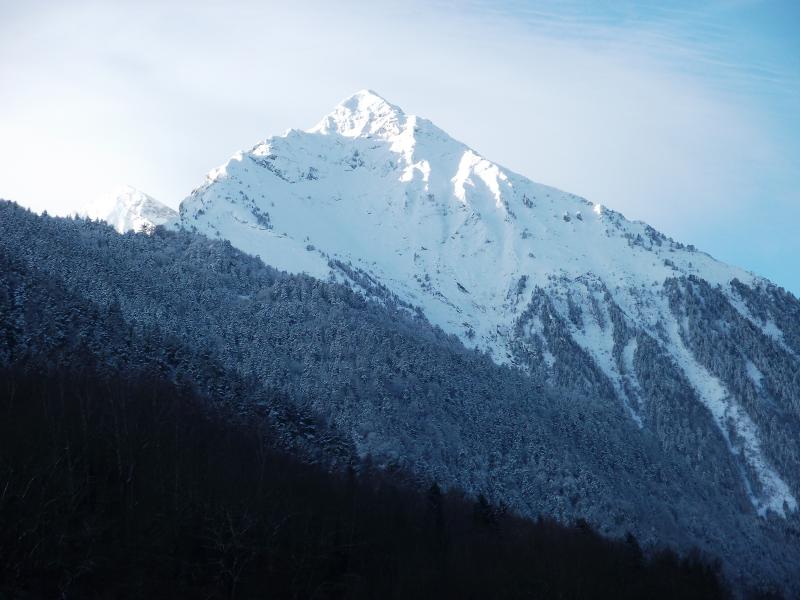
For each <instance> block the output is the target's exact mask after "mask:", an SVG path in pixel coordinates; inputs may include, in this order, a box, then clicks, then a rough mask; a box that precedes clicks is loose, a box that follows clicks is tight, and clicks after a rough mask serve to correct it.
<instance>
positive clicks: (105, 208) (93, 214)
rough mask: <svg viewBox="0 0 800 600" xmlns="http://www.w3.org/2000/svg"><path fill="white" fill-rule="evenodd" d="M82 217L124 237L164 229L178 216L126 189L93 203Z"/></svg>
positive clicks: (131, 189)
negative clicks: (126, 234)
mask: <svg viewBox="0 0 800 600" xmlns="http://www.w3.org/2000/svg"><path fill="white" fill-rule="evenodd" d="M82 216H85V217H88V218H90V219H100V220H101V221H105V222H107V223H108V224H109V225H111V226H112V227H114V229H116V230H117V231H119V232H120V233H125V232H126V231H135V232H141V231H145V232H146V231H151V230H152V229H153V228H154V227H157V226H158V225H168V224H170V223H173V222H175V221H176V220H177V218H178V213H177V212H176V211H175V210H174V209H172V208H170V207H169V206H167V205H166V204H162V203H161V202H159V201H158V200H156V199H155V198H153V197H152V196H148V195H147V194H145V193H144V192H141V191H139V190H137V189H136V188H134V187H131V186H129V185H126V186H123V187H121V188H119V189H118V190H116V191H115V192H114V193H112V194H109V195H107V196H106V197H104V198H101V199H99V200H98V201H96V202H94V203H93V204H92V205H90V206H89V207H87V209H86V211H84V212H83V213H82Z"/></svg>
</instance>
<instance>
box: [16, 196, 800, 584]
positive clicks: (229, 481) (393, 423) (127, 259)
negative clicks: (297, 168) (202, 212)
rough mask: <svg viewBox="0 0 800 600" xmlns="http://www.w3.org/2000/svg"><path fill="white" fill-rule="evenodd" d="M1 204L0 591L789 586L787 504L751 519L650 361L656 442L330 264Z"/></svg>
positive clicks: (594, 398) (593, 402)
mask: <svg viewBox="0 0 800 600" xmlns="http://www.w3.org/2000/svg"><path fill="white" fill-rule="evenodd" d="M0 221H1V223H0V224H1V225H2V228H3V236H0V415H2V416H0V598H5V597H9V598H17V597H22V598H25V597H27V598H52V597H62V598H93V597H100V598H141V597H155V598H160V597H168V598H175V597H211V598H263V597H270V598H384V597H385V598H417V597H422V598H424V597H452V598H493V597H494V598H506V597H512V598H513V597H525V598H587V597H588V598H605V597H613V598H642V597H646V598H659V597H664V598H692V597H694V598H715V597H726V595H727V590H728V589H730V590H732V591H733V593H734V595H735V596H747V595H748V594H751V593H753V591H754V590H768V591H769V590H779V589H781V588H783V589H785V590H789V591H790V592H791V590H792V589H794V588H793V587H792V586H793V585H795V583H796V578H797V575H796V573H793V572H792V568H791V565H792V564H793V559H792V556H793V554H792V553H797V552H798V545H797V539H798V535H800V534H798V533H797V532H798V529H797V527H796V522H797V517H796V515H790V517H789V518H788V519H787V520H786V522H783V521H782V520H777V519H774V518H772V519H763V520H761V519H759V520H757V521H755V520H753V519H752V518H751V517H750V512H749V511H751V510H752V507H751V506H750V505H749V503H748V500H747V498H746V497H742V494H741V492H740V491H739V490H737V489H736V488H735V487H731V486H726V482H730V481H734V480H737V475H736V472H735V470H734V469H733V466H732V465H731V464H729V462H727V461H726V460H725V459H724V455H723V456H722V457H720V456H719V452H718V450H719V443H717V442H718V441H715V438H714V437H713V436H712V435H711V434H709V431H712V432H713V430H702V429H700V428H699V426H698V424H700V423H702V418H701V417H702V415H697V414H694V413H691V414H686V413H684V412H683V410H684V409H685V407H686V406H687V405H688V403H683V404H681V403H678V402H677V400H676V402H675V403H673V404H671V403H670V402H667V399H669V398H670V397H671V396H669V394H666V392H665V391H664V390H667V391H669V389H673V388H671V387H669V385H668V384H669V383H670V380H669V379H668V378H666V377H665V376H662V377H661V379H659V380H658V381H654V382H650V383H652V387H653V390H652V392H653V393H652V395H653V397H654V398H656V397H661V398H662V401H661V402H659V403H655V402H654V405H656V404H657V408H658V410H659V411H660V412H658V414H657V415H656V416H657V417H658V419H657V422H658V424H659V427H660V429H659V431H658V434H659V436H661V437H658V436H656V435H655V434H652V433H649V432H648V431H646V430H641V429H638V428H636V427H635V426H634V425H632V424H631V422H630V419H628V418H627V417H626V416H625V415H624V413H623V412H622V410H621V409H620V406H619V404H618V403H616V402H613V401H612V400H609V399H608V398H605V397H604V396H603V395H602V393H600V392H602V390H600V391H598V389H599V388H596V387H595V385H594V384H593V383H592V382H593V381H594V380H593V379H591V378H587V379H585V380H584V384H585V385H584V386H583V387H582V388H581V389H575V385H573V386H571V387H570V386H560V387H559V386H554V385H552V384H551V383H549V382H548V381H547V380H544V379H541V378H537V377H536V376H535V373H532V374H526V373H524V372H522V371H521V370H520V369H516V368H511V367H508V366H500V365H496V364H495V363H493V362H492V361H491V359H490V358H488V357H487V356H485V355H483V354H481V353H480V352H476V351H474V350H470V349H467V348H465V347H464V346H463V345H462V344H461V343H460V342H459V341H458V340H457V339H456V338H455V337H454V336H450V335H447V334H445V333H444V332H443V331H442V330H440V329H438V328H435V327H433V326H431V325H430V324H429V323H428V322H427V321H426V320H425V318H424V317H423V316H422V315H420V314H419V312H418V311H415V310H414V307H411V306H408V305H405V304H403V303H401V302H399V301H398V300H397V298H395V297H393V296H392V295H391V293H389V292H388V291H387V290H385V289H383V288H381V287H380V286H379V284H376V283H375V282H372V281H370V280H369V279H368V278H363V277H364V276H363V274H362V273H360V272H359V271H357V270H353V269H352V267H350V266H349V265H343V264H339V265H334V266H336V267H337V268H338V269H339V270H341V271H345V270H348V269H350V272H349V275H348V277H349V281H352V282H355V284H357V285H355V284H341V283H337V282H333V281H331V282H322V281H319V280H314V279H312V278H310V277H306V276H294V275H288V274H286V273H281V272H278V271H276V270H275V269H272V268H270V267H268V266H266V265H265V264H264V263H262V262H261V261H260V260H258V259H257V258H254V257H251V256H247V255H245V254H243V253H241V252H239V251H237V250H235V249H234V248H232V247H231V246H230V244H228V243H226V242H220V241H212V240H209V239H207V238H205V237H203V236H200V235H196V234H192V233H189V232H170V231H166V230H162V229H158V230H156V231H155V232H153V233H152V234H151V235H133V234H126V235H119V234H118V233H116V232H114V231H113V230H112V229H111V228H110V227H108V226H106V225H103V224H100V223H93V222H89V221H85V220H81V219H57V218H50V217H47V216H36V215H33V214H31V213H29V212H27V211H25V210H23V209H21V208H19V207H17V206H15V205H13V204H10V203H3V202H0ZM684 283H686V282H684ZM691 283H692V282H691V281H689V282H688V283H686V285H689V284H691ZM701 291H702V290H701ZM703 293H705V294H706V295H705V296H702V298H700V299H699V300H697V301H696V302H695V304H696V305H697V306H707V305H708V299H709V298H711V297H712V296H710V295H709V294H711V292H708V293H706V292H703ZM680 294H681V292H680V290H677V289H676V290H675V296H676V302H677V301H678V300H680V298H682V296H681V295H680ZM701 300H702V301H701ZM692 306H694V304H693V305H692ZM781 306H782V305H781ZM788 306H789V308H790V309H791V307H792V306H793V305H791V304H789V305H788ZM696 312H697V310H694V311H693V312H692V313H691V314H695V313H696ZM784 312H785V313H786V314H787V315H788V316H787V317H786V318H787V321H791V320H792V319H791V314H790V313H789V312H788V311H784ZM780 314H783V313H780ZM548 323H549V325H548V327H551V328H552V329H553V335H554V336H555V337H557V336H558V331H559V329H558V328H559V327H560V325H559V323H558V322H557V320H556V319H551V320H550V321H549V322H548ZM787 330H788V329H787ZM555 337H554V339H555ZM645 341H646V340H643V341H642V347H643V348H646V346H645V343H644V342H645ZM561 351H563V353H564V358H563V360H562V361H561V362H562V363H563V364H572V365H573V367H574V368H573V371H572V372H573V373H584V374H587V373H588V374H589V375H591V373H590V372H588V371H585V372H584V371H581V370H580V364H581V363H580V353H578V352H574V353H573V354H574V357H573V359H574V361H576V362H573V363H569V360H570V358H569V351H570V347H569V344H568V343H565V344H563V347H562V348H561ZM575 357H577V358H575ZM637 360H641V361H642V362H648V361H651V360H652V363H653V365H655V366H659V365H664V364H666V363H664V360H663V357H660V356H659V355H658V354H657V353H655V352H653V353H647V352H644V353H642V355H641V357H639V358H638V359H637ZM659 361H661V362H659ZM649 364H650V363H649V362H648V365H649ZM666 366H669V365H666ZM648 368H650V367H648ZM663 371H664V373H668V370H666V369H664V370H663ZM787 372H788V371H787ZM781 373H783V371H781ZM567 375H568V373H566V371H565V373H564V376H565V377H566V376H567ZM790 376H791V374H789V375H787V377H790ZM573 379H575V381H576V382H577V381H578V380H579V378H577V377H574V378H573ZM642 381H643V383H645V384H648V385H650V383H649V380H645V379H643V380H642ZM792 385H793V384H792V383H791V381H788V383H787V388H786V389H791V388H792ZM659 386H660V387H659ZM665 386H666V387H665ZM673 387H674V389H679V386H678V385H677V384H676V385H675V386H673ZM659 390H661V392H662V394H661V396H659V395H658V393H659ZM687 448H694V452H688V451H686V450H687ZM784 454H785V458H786V461H787V462H791V459H792V455H791V447H790V448H789V449H788V450H786V452H785V453H784ZM717 459H718V460H717ZM709 461H711V462H709ZM709 465H711V466H709ZM711 467H713V468H711ZM721 495H728V496H730V497H731V498H732V499H733V500H735V502H733V501H731V502H728V501H727V500H726V499H725V498H723V497H721ZM695 548H700V549H699V550H696V549H695ZM762 550H763V551H762ZM781 582H782V583H781Z"/></svg>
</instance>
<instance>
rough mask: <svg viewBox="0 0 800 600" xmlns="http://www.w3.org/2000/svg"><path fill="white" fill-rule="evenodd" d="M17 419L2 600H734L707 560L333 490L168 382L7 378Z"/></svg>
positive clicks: (4, 404) (409, 495)
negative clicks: (4, 599) (183, 599)
mask: <svg viewBox="0 0 800 600" xmlns="http://www.w3.org/2000/svg"><path fill="white" fill-rule="evenodd" d="M0 412H1V414H2V418H0V476H1V477H2V480H0V482H1V483H2V485H0V487H1V488H2V491H1V492H0V555H2V560H0V581H1V582H3V583H2V584H0V597H4V596H3V594H5V595H7V597H13V598H57V597H61V598H87V597H92V598H179V597H192V598H200V597H206V598H263V597H270V598H431V597H436V598H555V597H558V598H611V597H613V598H681V599H687V598H703V599H711V598H724V597H726V593H725V591H724V588H723V585H722V583H721V581H720V577H719V574H718V567H716V566H715V565H712V564H709V563H708V562H704V561H703V560H702V559H701V558H700V557H699V556H698V555H696V554H690V555H689V556H688V557H686V558H683V559H679V558H678V557H677V556H676V555H675V554H674V553H672V552H670V551H662V552H657V553H655V554H654V555H652V556H651V557H649V558H648V557H645V556H644V555H643V553H642V551H641V550H640V549H639V545H638V544H637V542H636V540H635V539H634V538H633V537H632V536H630V537H629V538H628V539H627V540H625V541H610V540H608V539H605V538H603V537H601V536H599V535H598V534H596V533H595V532H594V531H593V530H592V529H591V528H590V527H589V526H588V525H587V524H586V523H585V522H581V523H578V524H576V525H575V526H572V527H566V526H562V525H558V524H556V523H555V522H553V521H550V520H539V521H536V522H534V521H530V520H525V519H521V518H519V517H516V516H514V515H512V514H509V513H506V512H505V511H503V510H501V509H498V508H496V507H492V506H491V505H490V504H489V503H488V502H486V501H485V500H484V499H483V498H479V499H478V500H477V501H472V500H469V499H467V498H466V497H465V496H463V495H462V494H460V493H457V492H448V493H442V492H441V491H440V490H439V488H438V486H435V485H434V486H433V487H431V488H430V489H429V490H428V491H427V493H423V492H419V491H416V490H415V489H414V487H413V486H412V485H411V484H410V483H409V482H408V481H406V480H405V479H404V477H403V476H402V473H387V472H384V471H378V470H374V469H371V468H370V467H369V466H367V465H362V466H361V467H359V468H358V469H350V470H347V471H344V472H339V473H338V474H331V473H329V472H327V471H326V470H324V469H322V468H320V467H317V466H312V465H308V464H306V463H303V462H301V461H299V460H297V459H296V458H294V457H292V456H291V455H290V454H288V453H286V452H283V451H280V450H277V449H276V447H275V440H273V439H272V434H271V433H270V431H269V429H268V428H266V427H264V426H263V424H260V423H255V422H249V421H248V420H246V419H243V418H241V416H239V415H234V414H233V413H232V412H231V411H225V410H224V409H220V408H218V407H217V408H212V405H211V404H209V403H208V402H207V401H206V400H205V399H202V398H199V397H198V396H196V395H195V394H193V393H192V392H190V391H188V390H187V389H179V387H177V386H176V385H174V384H171V383H168V382H166V381H164V380H161V379H155V380H153V379H151V378H149V377H146V376H144V375H135V374H127V375H118V376H114V375H108V374H104V375H98V374H97V373H96V372H95V371H92V370H87V369H85V368H83V369H81V370H80V371H76V370H70V371H66V370H64V369H60V370H58V371H52V370H40V369H36V370H34V371H31V370H30V369H23V368H22V367H19V366H17V367H13V368H6V369H4V370H3V371H2V372H0ZM356 470H357V471H358V473H356Z"/></svg>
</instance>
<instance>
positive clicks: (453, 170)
mask: <svg viewBox="0 0 800 600" xmlns="http://www.w3.org/2000/svg"><path fill="white" fill-rule="evenodd" d="M179 225H180V226H181V227H184V228H186V229H190V230H193V231H199V232H202V233H205V234H207V235H209V236H212V237H217V238H221V239H227V240H229V241H230V242H231V243H232V244H233V245H234V246H237V247H238V248H240V249H241V250H244V251H245V252H248V253H250V254H254V255H258V256H260V257H261V258H262V259H263V260H264V261H265V262H266V263H267V264H270V265H272V266H274V267H277V268H279V269H282V270H285V271H289V272H293V273H298V272H305V273H307V274H309V275H312V276H314V277H318V278H320V279H330V278H332V279H335V280H338V281H345V282H348V283H350V284H352V285H354V286H356V287H358V288H360V289H362V290H364V291H365V292H366V293H369V294H373V295H374V291H375V289H379V288H380V287H381V286H382V287H383V288H384V289H388V290H389V291H390V292H391V293H393V294H394V295H395V296H396V297H397V298H399V299H400V300H401V301H402V302H404V303H406V304H407V305H413V306H417V307H419V308H421V309H422V311H423V312H424V314H425V316H426V317H427V318H428V320H429V321H431V322H432V323H433V324H435V325H438V326H439V327H441V328H442V329H443V330H445V331H446V332H448V333H452V334H455V335H457V336H459V337H460V338H461V340H462V341H463V342H464V343H465V344H466V345H468V346H471V347H476V348H479V349H481V350H485V351H487V352H488V353H489V354H490V355H491V356H492V358H493V359H494V360H495V361H496V362H498V363H506V364H516V365H519V366H520V367H522V368H524V369H525V370H527V371H529V372H530V373H532V374H536V376H537V377H541V378H543V379H547V380H549V381H551V382H553V383H554V385H558V386H561V387H565V388H570V390H571V393H572V392H574V393H581V394H587V393H588V394H591V395H592V396H593V397H595V396H596V397H598V398H607V399H610V400H609V401H612V402H616V403H617V404H618V405H619V407H620V409H621V410H623V411H625V412H626V413H627V414H628V415H629V416H630V418H631V419H633V421H635V423H636V424H637V425H638V426H640V427H644V428H648V427H650V426H652V427H654V428H655V427H657V426H658V422H657V417H656V416H654V415H656V414H657V412H658V410H661V408H658V406H659V405H658V403H659V402H661V403H662V404H664V405H667V404H670V403H674V402H685V399H686V398H694V399H695V401H696V402H697V403H699V404H700V406H702V410H703V411H705V412H704V413H703V414H707V415H709V418H710V419H711V422H712V423H714V427H716V428H717V430H718V432H717V434H716V435H718V436H719V435H720V434H721V436H722V437H720V438H719V439H723V440H726V443H727V444H728V448H727V450H728V451H729V452H730V455H731V456H732V457H733V459H732V460H734V461H735V462H736V464H737V465H739V468H740V469H741V471H742V473H743V474H744V475H743V477H744V480H745V483H746V488H747V490H748V491H747V493H748V494H749V495H750V499H751V501H752V504H753V506H754V508H755V509H756V510H757V511H758V512H759V513H761V514H766V513H767V512H774V513H777V514H786V513H787V512H791V511H794V510H796V507H797V502H796V500H795V497H796V494H797V493H798V490H800V473H798V474H797V477H796V478H794V476H793V475H791V477H793V479H791V480H790V481H789V483H787V480H786V479H784V477H783V476H784V475H785V474H786V473H787V472H790V474H791V472H792V469H795V467H793V466H791V465H792V464H793V463H791V461H789V459H785V458H780V456H782V455H781V452H782V451H781V450H780V448H779V445H774V444H773V443H772V440H773V439H778V438H777V437H774V438H772V439H771V438H770V437H769V436H768V435H766V434H765V433H764V432H763V431H761V430H760V426H762V424H763V423H766V421H765V420H764V419H763V418H762V417H763V415H762V414H761V413H759V412H758V411H757V410H755V409H754V408H753V406H754V404H753V398H754V397H756V396H758V395H759V394H760V395H762V396H763V397H764V398H763V404H760V405H759V406H762V407H763V406H777V405H770V404H769V402H772V401H773V399H771V398H769V397H768V391H767V390H768V389H769V387H768V386H766V385H764V384H762V383H758V385H756V386H755V387H753V388H752V389H751V388H750V387H747V386H748V385H749V384H748V383H747V382H748V381H751V379H752V378H751V377H749V376H748V373H755V372H759V373H762V374H763V373H764V370H769V369H770V365H769V364H767V363H766V362H764V360H763V357H764V356H770V355H775V353H780V354H781V356H782V357H783V358H782V359H781V360H785V361H786V364H789V363H791V364H795V363H796V367H797V368H800V360H798V358H797V356H798V355H800V346H798V347H797V348H795V347H794V346H792V347H790V344H788V342H786V340H789V339H794V338H792V337H791V335H788V336H787V334H786V329H785V327H783V326H779V325H778V323H780V322H782V321H780V318H779V317H780V315H777V316H773V317H769V316H768V315H769V312H768V311H767V310H752V309H751V308H750V306H749V304H748V302H750V300H747V298H751V297H756V296H758V297H761V298H762V299H763V298H766V296H764V294H765V293H767V292H765V291H764V290H766V289H767V288H768V287H769V282H767V281H765V280H763V279H761V278H759V277H756V276H754V275H753V274H751V273H748V272H747V271H744V270H742V269H739V268H736V267H733V266H730V265H726V264H723V263H721V262H719V261H716V260H714V259H713V258H712V257H710V256H709V255H707V254H705V253H703V252H699V251H697V250H695V249H694V247H692V246H685V245H683V244H681V243H678V242H676V241H674V240H672V239H669V238H667V237H666V236H664V235H662V234H661V233H659V232H657V231H656V230H654V229H653V228H652V227H650V226H648V225H646V224H644V223H640V222H632V221H629V220H627V219H625V218H624V217H623V216H622V215H621V214H619V213H617V212H614V211H613V210H608V209H606V208H603V207H601V206H599V205H595V204H592V203H591V202H588V201H587V200H584V199H583V198H580V197H578V196H575V195H574V194H569V193H566V192H562V191H560V190H557V189H554V188H551V187H548V186H545V185H541V184H538V183H535V182H533V181H531V180H530V179H527V178H526V177H523V176H521V175H518V174H516V173H514V172H512V171H510V170H508V169H505V168H504V167H502V166H501V165H498V164H496V163H494V162H492V161H491V160H488V159H487V158H485V157H483V156H481V155H480V154H479V153H478V152H476V151H475V150H472V149H471V148H469V147H468V146H466V145H464V144H463V143H461V142H459V141H457V140H455V139H453V138H452V137H450V136H449V135H448V134H447V133H445V132H444V131H442V130H441V129H439V128H438V127H436V126H435V125H434V124H433V123H431V122H430V121H427V120H425V119H422V118H419V117H415V116H412V115H406V114H405V113H404V112H403V111H402V110H401V109H400V108H398V107H396V106H394V105H392V104H390V103H389V102H387V101H386V100H384V99H383V98H381V97H380V96H379V95H377V94H376V93H374V92H371V91H361V92H358V93H357V94H355V95H353V96H351V97H350V98H348V99H346V100H345V101H343V102H342V103H341V104H339V105H338V106H337V107H336V108H335V109H334V110H333V112H331V113H330V114H329V115H328V116H326V117H325V118H323V119H322V121H321V122H320V123H319V124H318V125H316V126H315V127H313V128H311V129H309V130H307V131H301V130H296V129H295V130H290V131H289V132H288V133H287V134H286V135H283V136H276V137H271V138H268V139H266V140H264V141H263V142H261V143H259V144H257V145H256V146H255V147H253V148H252V149H251V150H250V151H247V152H239V153H237V154H236V155H235V156H234V157H233V158H231V160H229V161H228V162H227V163H226V164H225V165H223V166H221V167H220V168H218V169H215V170H214V171H212V172H211V173H210V174H209V175H208V177H207V179H206V182H205V183H204V185H202V186H200V187H199V188H197V189H196V190H194V191H193V192H192V194H191V195H190V196H189V197H188V198H186V199H185V200H184V201H183V202H182V203H181V207H180V223H179ZM676 282H677V283H676ZM376 284H377V286H376ZM703 286H705V287H703ZM737 286H740V287H737ZM748 290H749V291H748ZM769 293H771V292H769ZM715 294H716V295H718V296H719V297H717V296H714V295H715ZM701 296H702V301H700V300H697V299H698V298H700V297H701ZM712 296H714V298H712ZM695 301H697V302H700V303H699V304H697V305H695V304H693V303H694V302H695ZM770 302H771V301H770ZM709 303H710V304H714V303H716V305H717V306H718V307H720V306H725V307H728V308H730V310H729V312H728V322H727V324H726V325H725V326H724V328H723V329H722V330H721V331H722V332H723V333H721V334H720V335H726V336H732V335H733V334H732V333H731V332H733V331H741V332H749V333H742V334H741V335H747V336H750V337H755V338H757V342H758V343H757V344H756V341H754V340H753V339H750V340H749V341H748V346H747V348H749V349H748V350H747V352H745V350H742V351H741V353H740V354H737V355H735V356H733V355H732V356H728V357H727V358H725V359H724V360H725V361H727V363H726V364H729V365H737V366H736V367H735V368H734V367H733V366H730V368H726V370H724V371H722V370H715V369H716V368H717V366H718V365H719V364H722V361H723V358H722V357H720V356H716V355H714V354H713V353H714V352H716V353H719V352H723V351H726V352H727V351H728V350H726V348H727V349H731V348H743V346H742V344H741V342H740V341H732V340H733V338H732V337H731V338H730V339H731V343H730V344H729V345H727V346H723V345H715V346H714V347H712V348H709V347H708V346H706V345H704V344H703V339H707V338H703V337H701V336H698V335H697V329H698V327H699V325H691V324H690V319H691V318H693V317H694V315H696V314H697V311H698V308H697V307H698V306H706V305H709ZM778 304H779V303H778ZM778 304H775V306H778ZM709 321H713V319H709ZM715 322H716V321H715ZM784 322H786V323H790V321H784ZM709 335H711V334H709ZM758 344H760V345H761V346H759V347H760V348H761V349H760V350H758V351H757V350H755V349H754V348H755V347H756V346H757V345H758ZM787 344H788V345H787ZM731 351H732V350H731ZM756 367H757V368H756ZM754 368H756V370H755V371H754V370H753V369H754ZM670 369H677V370H676V371H675V372H673V373H672V374H671V375H670V378H671V379H670V381H672V382H673V383H674V382H679V383H674V385H672V384H670V385H671V386H672V387H670V386H664V387H658V388H652V387H648V386H651V384H652V381H653V380H654V379H659V378H663V377H664V373H665V372H666V371H668V370H670ZM737 369H738V370H737ZM574 373H579V374H580V376H575V374H574ZM765 377H766V376H765ZM775 377H776V378H780V377H782V375H779V374H777V371H776V374H775ZM756 380H757V381H761V380H760V379H759V378H756V379H754V381H756ZM777 381H778V380H777V379H776V382H777ZM709 382H711V383H709ZM781 385H783V384H782V383H775V386H776V387H775V389H779V388H780V386H781ZM681 386H683V387H681ZM678 389H679V390H681V394H682V395H681V396H680V398H682V399H683V400H676V399H675V398H671V397H670V398H666V397H665V398H663V399H661V400H659V399H658V394H668V393H672V391H671V390H678ZM787 402H789V401H788V400H787ZM765 410H767V409H765ZM769 410H772V409H769ZM775 410H778V409H777V408H776V409H775ZM776 414H777V413H776ZM775 418H776V419H777V420H776V421H774V422H779V419H780V418H782V417H778V416H776V417H775ZM757 421H758V422H757ZM787 435H788V434H787ZM776 465H778V466H776ZM787 465H788V466H787ZM778 467H780V468H778Z"/></svg>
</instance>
